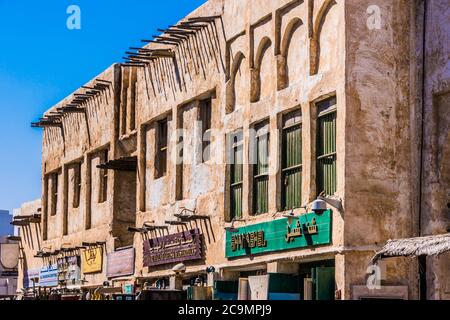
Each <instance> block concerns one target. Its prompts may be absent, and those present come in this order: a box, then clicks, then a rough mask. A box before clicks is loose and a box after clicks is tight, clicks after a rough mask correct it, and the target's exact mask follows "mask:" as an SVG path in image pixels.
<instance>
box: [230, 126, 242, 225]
mask: <svg viewBox="0 0 450 320" xmlns="http://www.w3.org/2000/svg"><path fill="white" fill-rule="evenodd" d="M243 152H244V150H243V142H242V134H236V135H234V136H233V149H232V164H231V166H230V174H231V177H230V183H231V185H230V192H231V194H230V200H231V206H230V217H231V219H234V218H236V219H240V218H242V186H243V168H244V166H243V155H244V153H243Z"/></svg>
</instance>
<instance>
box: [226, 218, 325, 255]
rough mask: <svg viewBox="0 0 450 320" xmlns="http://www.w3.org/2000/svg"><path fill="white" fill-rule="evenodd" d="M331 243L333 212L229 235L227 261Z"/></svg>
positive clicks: (260, 225) (253, 226) (267, 224)
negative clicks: (228, 259)
mask: <svg viewBox="0 0 450 320" xmlns="http://www.w3.org/2000/svg"><path fill="white" fill-rule="evenodd" d="M329 243H331V210H327V211H325V212H323V213H322V214H320V215H318V214H315V213H308V214H305V215H302V216H300V217H298V218H294V219H292V222H291V223H289V220H288V219H287V218H283V219H278V220H274V221H270V222H263V223H259V224H254V225H248V226H245V227H242V228H237V232H230V231H229V230H227V231H226V244H225V245H226V248H225V254H226V257H227V258H235V257H241V256H247V255H251V254H263V253H267V252H273V251H282V250H290V249H298V248H307V247H312V246H318V245H326V244H329Z"/></svg>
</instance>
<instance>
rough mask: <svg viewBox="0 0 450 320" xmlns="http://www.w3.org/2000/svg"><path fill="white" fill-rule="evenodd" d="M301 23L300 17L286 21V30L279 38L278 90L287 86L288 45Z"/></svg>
mask: <svg viewBox="0 0 450 320" xmlns="http://www.w3.org/2000/svg"><path fill="white" fill-rule="evenodd" d="M302 25H303V21H302V20H301V19H300V18H294V19H292V20H291V21H290V22H289V23H288V25H287V27H286V31H285V33H284V36H283V38H282V40H281V46H280V55H278V57H277V69H278V72H277V75H278V77H277V83H278V90H282V89H285V88H287V87H288V86H289V72H288V65H287V58H288V54H289V47H290V45H291V40H292V37H293V36H294V33H295V32H296V31H297V30H298V29H299V28H300V26H302Z"/></svg>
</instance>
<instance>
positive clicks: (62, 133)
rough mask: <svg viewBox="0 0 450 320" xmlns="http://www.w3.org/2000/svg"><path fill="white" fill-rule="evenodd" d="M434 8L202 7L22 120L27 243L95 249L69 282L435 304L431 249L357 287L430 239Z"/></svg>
mask: <svg viewBox="0 0 450 320" xmlns="http://www.w3.org/2000/svg"><path fill="white" fill-rule="evenodd" d="M445 4H446V1H445V0H443V1H434V2H433V3H432V4H428V5H427V8H426V9H425V7H424V3H423V2H422V1H385V0H383V1H381V0H379V1H377V0H371V1H365V0H364V1H356V0H347V1H343V0H335V1H330V0H314V1H313V0H305V1H301V0H293V1H292V0H283V1H282V0H280V1H273V0H265V1H251V0H245V1H243V0H210V1H208V2H206V3H205V4H204V5H203V6H202V7H200V8H198V9H197V10H196V11H194V12H193V13H192V14H190V15H189V16H187V17H186V18H184V19H183V20H182V21H179V22H178V23H177V24H176V25H175V26H173V27H170V28H169V29H167V30H164V32H163V34H161V35H160V36H157V37H155V39H154V40H153V41H147V42H151V43H149V44H148V45H147V46H145V47H144V48H134V49H133V48H131V49H133V51H134V52H131V53H130V52H128V53H127V54H128V55H129V57H128V59H127V61H126V62H124V63H119V64H115V65H113V66H112V67H110V68H109V69H108V70H107V71H105V72H104V73H103V74H101V75H100V76H99V77H98V78H96V79H94V80H93V81H92V82H90V83H88V84H87V85H86V86H84V87H82V88H81V89H80V90H78V91H77V92H76V93H74V94H73V95H71V96H70V97H68V98H66V99H65V100H63V101H62V102H61V103H59V104H58V105H57V106H55V107H53V108H52V109H50V110H49V111H48V112H47V113H46V116H45V118H44V119H42V120H41V121H40V122H39V124H38V125H39V126H42V127H44V128H45V130H44V142H43V190H44V191H43V241H44V246H50V247H51V248H52V249H51V250H57V251H58V250H61V248H65V247H66V246H69V249H71V250H73V252H74V255H77V254H80V255H82V253H83V252H84V251H85V249H90V250H95V249H96V248H102V252H101V254H102V257H103V258H104V259H103V260H102V264H103V267H102V268H101V270H99V269H96V272H97V273H89V272H87V273H85V274H84V275H83V276H80V277H79V278H80V281H81V283H82V284H81V286H84V287H89V286H90V285H91V286H98V285H99V284H101V283H102V281H105V280H114V279H115V280H114V281H113V283H118V284H119V283H128V284H131V283H134V284H136V285H137V287H136V288H143V287H144V284H145V285H146V286H151V285H154V286H158V287H165V286H169V283H170V287H172V288H181V287H184V288H186V287H192V286H194V285H197V286H198V285H199V284H200V283H202V282H204V283H205V285H206V283H207V285H209V286H211V287H213V288H214V290H213V291H214V298H216V299H227V298H238V297H239V298H242V299H245V298H249V299H280V298H281V299H334V298H336V299H360V298H374V297H381V298H382V297H384V298H386V297H388V298H404V299H418V298H419V297H420V296H421V294H422V296H423V294H424V287H427V288H428V294H427V296H428V297H429V298H445V297H447V296H446V294H447V292H448V288H447V287H445V286H443V285H442V284H443V283H445V281H447V282H448V280H447V279H448V278H449V275H448V268H446V267H445V261H444V260H445V258H443V257H444V255H441V257H440V258H432V257H430V258H428V264H427V266H429V267H428V268H427V272H426V273H423V272H422V273H421V272H419V271H420V270H422V271H423V270H424V268H423V266H424V263H423V261H422V262H421V261H420V260H423V258H420V259H415V258H411V257H393V258H390V259H383V260H379V261H381V262H379V264H378V266H379V268H372V269H373V270H376V273H375V278H370V277H369V281H368V275H367V268H368V267H369V266H371V264H372V258H373V257H374V255H375V252H378V253H379V254H378V255H377V258H378V257H382V258H384V257H386V256H398V255H400V254H397V253H396V252H393V251H392V250H390V249H389V248H383V245H384V244H385V243H386V241H387V240H389V239H402V238H413V237H418V236H425V235H436V234H440V233H442V234H443V233H445V232H446V230H447V228H448V227H449V225H448V224H449V223H448V212H447V211H445V210H446V209H445V206H447V204H446V201H447V202H448V190H449V183H448V181H447V180H445V179H446V178H445V172H447V171H448V161H446V160H445V159H447V158H445V155H446V154H447V153H448V152H447V151H448V150H447V151H445V150H446V149H445V148H447V149H448V121H447V120H445V119H446V118H447V117H446V116H438V115H439V114H440V113H439V112H438V113H437V114H436V113H435V112H436V111H434V110H437V109H435V108H436V106H439V107H438V110H441V111H440V112H441V113H443V114H445V115H446V114H447V113H448V112H447V113H446V112H445V111H444V110H445V106H446V105H447V104H448V99H446V95H445V94H446V92H448V90H449V88H450V87H449V86H448V83H447V82H448V75H449V71H448V48H447V47H446V46H445V45H442V43H448V41H447V40H448V36H449V31H448V30H445V28H446V26H447V25H448V19H449V12H448V11H449V10H448V6H446V5H445ZM435 15H436V16H435ZM430 17H433V19H431V18H430ZM445 22H447V23H445ZM431 30H433V31H431ZM435 37H438V38H439V37H440V38H439V39H435ZM424 48H425V51H424ZM424 52H425V54H424ZM431 53H432V57H433V58H432V59H431V60H430V58H429V57H430V55H431ZM423 66H425V68H423ZM424 70H425V73H423V71H424ZM424 83H425V85H424ZM423 88H425V90H423ZM427 117H429V119H430V121H427V120H425V119H428V118H427ZM433 139H435V140H433ZM431 141H434V142H431ZM437 148H441V149H442V150H441V149H439V150H441V151H437ZM436 157H437V158H436ZM436 159H438V160H436ZM438 163H439V165H437V164H438ZM446 165H447V166H446ZM430 166H431V167H430ZM439 166H440V167H439ZM430 170H434V171H433V172H434V173H433V174H435V176H434V177H435V178H433V177H432V176H430V175H429V174H428V173H429V172H430ZM429 179H431V180H429ZM316 200H318V201H316ZM436 205H437V206H436ZM444 237H445V236H444ZM412 241H413V242H414V240H412ZM415 241H416V242H417V239H416V240H415ZM432 242H433V240H431V243H432ZM444 243H445V241H444ZM130 245H133V246H134V250H135V256H134V254H133V255H132V254H123V256H120V252H123V250H130V249H126V248H127V247H128V246H130ZM399 246H400V247H401V246H402V242H401V241H400V240H399ZM430 246H431V247H432V245H430ZM81 247H84V248H81ZM444 247H445V244H444ZM123 248H125V249H123ZM428 249H429V248H428ZM77 250H78V251H77ZM80 250H81V251H80ZM131 250H133V249H131ZM380 250H382V251H380ZM444 251H445V250H441V251H440V252H439V253H443V252H444ZM77 252H80V253H77ZM118 252H119V254H118ZM424 252H425V251H424ZM429 252H431V251H429ZM53 253H54V252H53ZM434 253H436V252H434ZM58 254H59V253H58V252H57V253H56V255H58ZM107 254H108V257H107V256H106V255H107ZM109 254H113V255H117V254H118V255H119V256H118V257H115V256H111V257H110V256H109ZM423 254H424V253H423ZM423 254H421V255H423ZM106 257H107V258H106ZM130 257H131V258H130ZM110 258H111V259H116V260H113V261H121V262H122V263H123V265H124V266H125V267H124V269H126V270H125V271H124V270H122V269H120V270H115V272H113V273H110V274H109V273H108V272H107V270H108V269H109V268H107V265H108V264H109V262H108V261H109V260H110ZM127 259H128V260H127ZM129 259H133V266H132V268H131V269H130V268H129V263H128V264H127V263H126V262H127V261H128V262H129ZM436 259H438V260H436ZM375 260H377V259H374V261H375ZM179 263H182V264H183V265H178V266H176V265H177V264H179ZM81 265H82V268H83V269H84V267H83V263H82V264H81ZM175 266H176V268H175V269H174V271H173V270H172V268H174V267H175ZM88 270H89V269H88ZM380 270H381V271H380ZM175 271H176V272H175ZM175 274H177V275H175ZM424 274H426V276H423V275H424ZM418 275H422V276H418ZM131 276H132V277H131ZM117 277H119V278H117ZM169 278H170V281H169ZM371 279H372V280H371ZM418 279H419V280H418ZM436 279H439V280H436ZM134 281H135V282H134ZM368 283H369V286H368ZM426 284H427V285H426ZM372 285H375V286H374V287H376V288H374V287H373V286H372ZM446 288H447V289H446ZM200 291H202V290H200V289H198V288H197V289H192V288H191V289H189V290H188V295H189V296H196V295H197V294H202V295H206V296H209V295H210V294H211V292H208V290H206V289H205V290H203V291H202V292H200Z"/></svg>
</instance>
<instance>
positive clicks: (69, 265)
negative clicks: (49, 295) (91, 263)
mask: <svg viewBox="0 0 450 320" xmlns="http://www.w3.org/2000/svg"><path fill="white" fill-rule="evenodd" d="M57 266H58V280H59V281H65V282H66V285H71V284H72V285H73V284H78V283H79V282H80V280H81V269H80V256H68V257H62V258H59V259H58V260H57Z"/></svg>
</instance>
